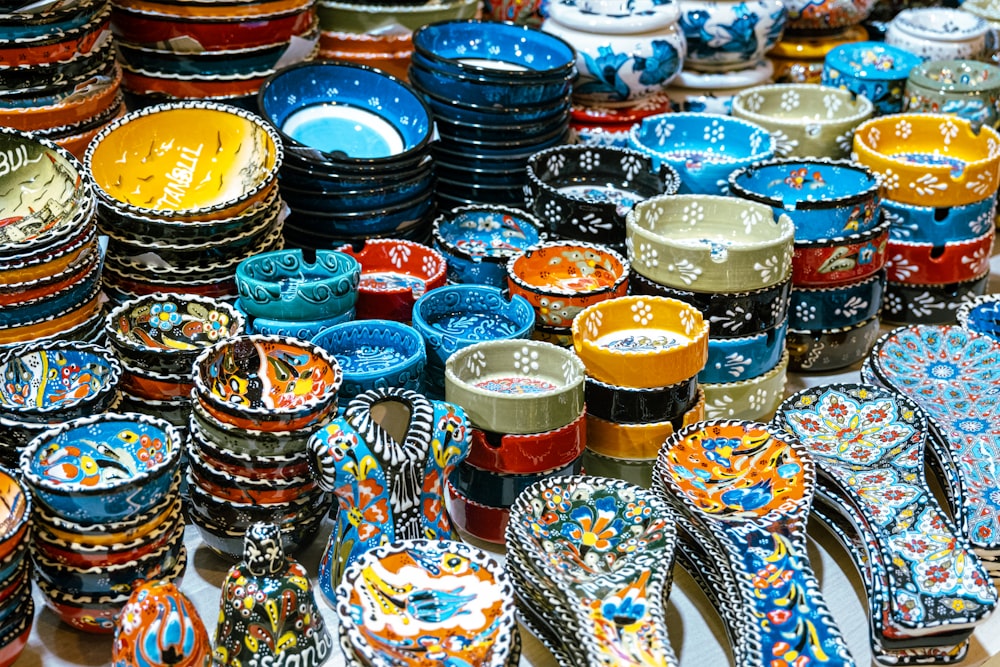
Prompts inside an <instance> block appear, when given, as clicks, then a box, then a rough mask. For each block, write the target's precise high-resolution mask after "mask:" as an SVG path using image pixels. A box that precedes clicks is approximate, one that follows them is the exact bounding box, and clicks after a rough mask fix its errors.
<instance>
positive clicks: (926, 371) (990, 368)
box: [870, 326, 1000, 561]
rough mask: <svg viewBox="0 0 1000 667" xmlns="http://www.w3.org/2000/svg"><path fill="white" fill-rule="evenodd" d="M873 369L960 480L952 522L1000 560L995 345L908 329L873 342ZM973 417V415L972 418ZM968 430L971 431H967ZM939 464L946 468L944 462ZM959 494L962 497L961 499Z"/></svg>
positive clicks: (999, 383)
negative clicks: (922, 418) (914, 413)
mask: <svg viewBox="0 0 1000 667" xmlns="http://www.w3.org/2000/svg"><path fill="white" fill-rule="evenodd" d="M870 359H871V372H872V373H874V374H875V375H876V376H877V377H878V378H879V381H880V383H881V384H883V385H885V386H887V387H889V388H891V389H894V390H896V391H898V392H900V393H901V394H903V395H905V396H907V397H908V398H910V399H911V400H912V401H913V402H914V403H916V404H917V405H919V406H920V407H921V408H923V409H924V411H925V412H926V413H927V416H928V417H929V419H930V422H931V428H932V429H936V431H937V433H938V435H940V436H941V438H942V439H943V440H945V441H946V442H947V444H948V448H947V451H948V452H949V455H950V459H951V465H952V466H953V467H954V468H955V470H956V471H957V472H958V476H959V477H960V478H961V480H962V488H961V489H960V490H958V489H952V493H951V495H952V497H954V499H955V503H954V504H955V507H956V508H957V509H958V510H959V511H958V512H957V513H956V516H955V520H956V523H958V525H959V530H960V531H961V533H962V534H964V535H965V536H966V537H968V538H969V541H970V542H971V543H972V546H973V547H974V548H975V549H976V551H977V552H978V554H979V555H980V557H981V558H982V559H983V560H984V561H993V560H995V559H996V557H997V556H998V555H1000V496H998V494H996V493H995V490H996V489H997V487H998V486H1000V466H998V465H997V464H996V461H997V460H998V459H1000V433H998V432H997V426H996V425H997V422H998V420H997V418H996V415H998V414H1000V411H998V410H997V409H996V407H995V406H994V407H986V406H984V402H990V403H993V404H996V403H997V401H998V400H1000V395H998V394H997V392H998V391H1000V343H997V342H996V341H994V340H993V339H991V338H990V337H988V336H981V335H978V334H975V333H973V332H970V331H967V330H965V329H963V328H961V327H954V326H951V327H949V326H944V327H940V326H939V327H932V326H908V327H899V328H898V329H894V330H893V331H890V332H889V333H888V334H886V335H885V336H883V337H882V338H881V339H879V341H878V342H877V343H876V344H875V347H874V348H873V349H872V352H871V355H870ZM974 414H978V415H979V416H973V415H974ZM970 429H971V430H970ZM945 467H948V466H947V465H946V466H945ZM959 493H960V495H959Z"/></svg>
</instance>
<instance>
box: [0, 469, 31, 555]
mask: <svg viewBox="0 0 1000 667" xmlns="http://www.w3.org/2000/svg"><path fill="white" fill-rule="evenodd" d="M31 514H32V502H31V491H29V490H28V489H27V488H26V487H24V486H22V485H21V483H20V482H19V481H18V478H17V477H16V476H15V475H14V473H13V472H12V471H11V470H8V469H7V468H4V467H0V560H3V559H4V558H6V557H7V556H8V555H10V553H11V552H12V551H14V548H15V547H17V545H19V544H20V543H22V542H23V541H24V540H25V537H26V536H27V533H28V520H29V519H30V518H31Z"/></svg>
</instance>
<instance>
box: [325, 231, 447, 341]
mask: <svg viewBox="0 0 1000 667" xmlns="http://www.w3.org/2000/svg"><path fill="white" fill-rule="evenodd" d="M340 250H341V251H342V252H345V253H347V254H348V255H351V256H353V257H354V258H355V259H357V260H358V262H359V263H360V264H361V281H360V283H359V284H358V298H357V302H356V306H355V313H356V315H355V316H356V317H357V319H359V320H365V319H383V320H395V321H397V322H409V321H410V318H411V315H412V310H413V304H414V302H415V301H416V300H417V299H419V298H420V297H421V296H423V294H424V293H425V292H427V291H430V290H432V289H435V288H437V287H441V286H442V285H444V283H445V279H446V275H447V273H446V272H447V261H446V260H445V258H444V257H443V256H442V255H441V253H439V252H437V251H436V250H433V249H431V248H428V247H427V246H425V245H421V244H419V243H414V242H413V241H405V240H401V239H370V240H368V241H366V242H365V244H364V245H363V246H362V247H361V248H360V249H359V250H355V249H353V248H351V247H350V246H345V247H343V248H341V249H340Z"/></svg>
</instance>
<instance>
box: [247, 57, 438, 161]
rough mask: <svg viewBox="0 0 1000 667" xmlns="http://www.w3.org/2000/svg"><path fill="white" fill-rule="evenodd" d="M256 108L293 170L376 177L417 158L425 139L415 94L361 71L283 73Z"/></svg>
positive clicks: (298, 68)
mask: <svg viewBox="0 0 1000 667" xmlns="http://www.w3.org/2000/svg"><path fill="white" fill-rule="evenodd" d="M290 100H291V101H290ZM331 101H336V104H330V102H331ZM257 102H258V108H259V110H260V113H261V115H262V116H263V117H264V118H265V119H267V121H268V122H269V123H271V124H273V125H274V126H275V127H276V128H278V131H279V132H280V134H281V136H282V139H283V140H284V141H285V143H286V145H287V148H286V153H287V154H288V155H289V156H293V155H294V156H297V157H299V158H301V160H300V162H301V161H305V162H310V161H314V159H318V160H319V161H321V162H327V163H329V164H331V165H333V166H334V167H336V168H340V167H343V168H345V169H352V168H353V169H355V170H358V169H377V168H378V167H379V166H380V165H382V164H386V163H392V162H400V161H403V160H405V159H410V158H411V157H416V156H419V155H420V154H422V153H423V152H424V151H425V150H426V148H427V143H428V142H429V141H430V137H431V127H432V125H431V115H430V110H429V109H428V108H427V105H426V104H425V103H424V102H423V100H422V99H420V97H419V95H417V93H416V91H414V90H413V89H412V88H411V87H410V86H409V85H408V84H406V83H404V82H403V81H401V80H400V79H397V78H396V77H394V76H390V75H388V74H385V73H384V72H381V71H380V70H377V69H375V68H371V67H367V66H363V65H356V64H353V63H335V62H316V63H300V64H298V65H293V66H291V67H286V68H283V69H281V70H279V71H277V72H275V73H274V74H273V75H271V76H270V77H268V80H267V81H266V82H265V83H264V84H263V85H262V86H261V88H260V92H259V93H258V97H257ZM338 128H339V129H338ZM333 137H337V139H336V141H331V139H332V138H333Z"/></svg>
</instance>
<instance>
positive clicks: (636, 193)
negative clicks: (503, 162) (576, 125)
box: [525, 146, 680, 244]
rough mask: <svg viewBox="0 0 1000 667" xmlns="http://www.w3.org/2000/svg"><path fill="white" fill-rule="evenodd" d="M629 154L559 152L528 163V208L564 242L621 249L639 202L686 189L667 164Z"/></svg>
mask: <svg viewBox="0 0 1000 667" xmlns="http://www.w3.org/2000/svg"><path fill="white" fill-rule="evenodd" d="M653 164H654V160H653V158H652V157H650V156H648V155H646V154H644V153H641V152H639V151H635V150H632V149H628V148H614V147H609V146H608V147H594V146H555V147H553V148H548V149H545V150H542V151H539V152H537V153H535V154H533V155H532V156H531V157H530V158H529V159H528V163H527V174H528V187H527V189H526V190H525V199H526V202H527V205H528V207H529V208H530V209H531V210H533V211H534V213H535V215H537V216H538V217H539V218H541V219H543V220H549V221H552V222H550V225H549V230H550V231H551V232H552V233H553V234H556V235H558V236H560V237H563V238H569V239H574V240H577V241H588V242H593V243H610V244H620V243H621V242H622V240H623V239H622V236H623V232H624V227H625V215H626V214H627V213H628V212H629V210H631V208H632V206H634V205H635V203H636V202H637V201H641V200H643V199H648V198H649V197H653V196H657V195H672V194H675V193H676V192H677V189H678V188H679V187H680V179H679V177H678V175H677V172H676V171H675V170H674V169H673V168H672V167H671V166H670V165H667V164H660V165H659V166H658V167H656V168H654V166H653Z"/></svg>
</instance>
